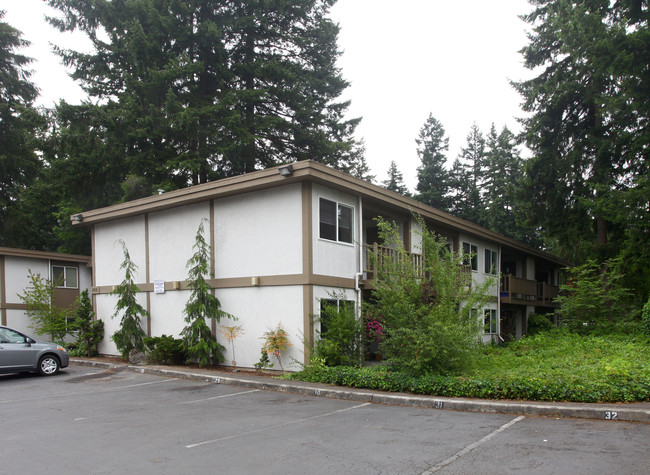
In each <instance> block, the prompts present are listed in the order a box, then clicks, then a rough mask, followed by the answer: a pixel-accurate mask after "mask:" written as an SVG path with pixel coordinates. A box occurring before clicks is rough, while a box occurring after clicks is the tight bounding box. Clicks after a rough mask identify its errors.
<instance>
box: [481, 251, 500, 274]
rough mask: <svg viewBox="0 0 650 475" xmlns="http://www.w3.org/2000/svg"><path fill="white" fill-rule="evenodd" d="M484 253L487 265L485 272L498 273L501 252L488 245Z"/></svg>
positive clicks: (484, 263)
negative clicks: (489, 247)
mask: <svg viewBox="0 0 650 475" xmlns="http://www.w3.org/2000/svg"><path fill="white" fill-rule="evenodd" d="M483 255H484V260H483V265H484V266H485V268H484V269H483V272H484V273H485V274H490V275H497V274H498V271H497V269H498V268H499V252H498V251H495V250H492V249H488V248H487V247H486V248H485V252H484V253H483ZM488 256H489V257H488Z"/></svg>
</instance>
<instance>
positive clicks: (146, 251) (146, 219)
mask: <svg viewBox="0 0 650 475" xmlns="http://www.w3.org/2000/svg"><path fill="white" fill-rule="evenodd" d="M149 254H150V250H149V213H145V215H144V269H145V270H144V273H145V280H146V282H147V284H149V283H151V266H150V262H151V261H150V259H149ZM146 298H147V301H146V306H147V336H151V292H147V297H146Z"/></svg>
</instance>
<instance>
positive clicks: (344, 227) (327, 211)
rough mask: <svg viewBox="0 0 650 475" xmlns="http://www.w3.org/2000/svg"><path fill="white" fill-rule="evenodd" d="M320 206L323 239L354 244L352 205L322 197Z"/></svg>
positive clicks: (321, 235)
mask: <svg viewBox="0 0 650 475" xmlns="http://www.w3.org/2000/svg"><path fill="white" fill-rule="evenodd" d="M319 208H320V237H321V239H327V240H330V241H338V242H345V243H348V244H352V236H353V234H354V233H353V227H352V222H353V219H352V217H353V214H354V211H353V209H352V207H351V206H346V205H343V204H341V203H337V202H336V201H330V200H326V199H324V198H321V199H320V206H319Z"/></svg>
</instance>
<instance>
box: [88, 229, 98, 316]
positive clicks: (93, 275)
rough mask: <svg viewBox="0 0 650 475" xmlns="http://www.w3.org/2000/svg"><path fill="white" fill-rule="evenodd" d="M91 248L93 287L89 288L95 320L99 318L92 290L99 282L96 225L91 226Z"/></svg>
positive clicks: (91, 278)
mask: <svg viewBox="0 0 650 475" xmlns="http://www.w3.org/2000/svg"><path fill="white" fill-rule="evenodd" d="M90 248H91V249H92V256H91V258H92V268H91V269H90V276H91V277H90V285H91V289H90V290H89V292H88V293H89V295H88V296H89V297H90V302H91V304H92V306H93V314H94V315H93V320H97V299H96V298H95V293H94V292H93V291H92V288H93V286H94V285H95V282H97V273H96V269H97V266H96V265H95V250H96V249H97V247H96V245H95V226H91V227H90Z"/></svg>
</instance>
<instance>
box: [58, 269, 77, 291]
mask: <svg viewBox="0 0 650 475" xmlns="http://www.w3.org/2000/svg"><path fill="white" fill-rule="evenodd" d="M52 283H53V284H54V286H55V287H59V288H64V289H76V288H78V287H79V282H78V278H77V268H76V267H68V266H52Z"/></svg>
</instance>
